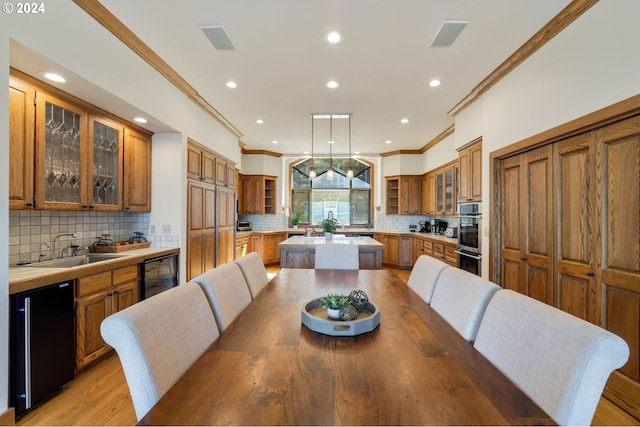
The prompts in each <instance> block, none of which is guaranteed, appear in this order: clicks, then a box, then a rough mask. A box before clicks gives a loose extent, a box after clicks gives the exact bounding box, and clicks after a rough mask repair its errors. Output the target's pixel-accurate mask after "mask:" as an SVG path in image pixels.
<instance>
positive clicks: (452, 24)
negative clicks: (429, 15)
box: [429, 21, 469, 47]
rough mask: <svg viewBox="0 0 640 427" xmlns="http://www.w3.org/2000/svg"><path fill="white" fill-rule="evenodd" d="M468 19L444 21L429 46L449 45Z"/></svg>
mask: <svg viewBox="0 0 640 427" xmlns="http://www.w3.org/2000/svg"><path fill="white" fill-rule="evenodd" d="M468 23H469V21H444V22H443V23H442V25H441V26H440V29H439V30H438V32H437V33H436V35H435V37H434V38H433V40H431V43H430V44H429V46H431V47H444V46H451V45H452V44H453V42H454V41H455V40H456V39H457V38H458V36H459V35H460V33H461V32H462V30H464V27H466V26H467V24H468Z"/></svg>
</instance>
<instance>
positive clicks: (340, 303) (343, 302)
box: [320, 293, 351, 320]
mask: <svg viewBox="0 0 640 427" xmlns="http://www.w3.org/2000/svg"><path fill="white" fill-rule="evenodd" d="M349 304H351V300H350V299H349V297H348V296H347V295H343V294H332V293H330V294H327V295H325V296H323V297H321V298H320V307H322V308H326V309H327V315H328V316H329V317H330V318H331V319H334V320H339V319H340V310H341V309H342V308H343V307H345V306H347V305H349Z"/></svg>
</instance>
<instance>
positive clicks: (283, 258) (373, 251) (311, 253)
mask: <svg viewBox="0 0 640 427" xmlns="http://www.w3.org/2000/svg"><path fill="white" fill-rule="evenodd" d="M318 245H357V246H358V252H359V261H360V269H361V270H378V269H381V268H382V251H383V250H384V244H383V243H380V242H378V241H377V240H375V239H372V238H371V237H364V236H345V235H336V234H334V235H333V239H331V240H327V239H326V238H325V237H324V236H321V237H305V236H292V237H289V238H288V239H287V240H285V241H283V242H280V243H279V244H278V247H279V248H280V267H282V268H314V267H315V258H316V246H318Z"/></svg>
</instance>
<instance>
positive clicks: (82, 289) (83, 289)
mask: <svg viewBox="0 0 640 427" xmlns="http://www.w3.org/2000/svg"><path fill="white" fill-rule="evenodd" d="M110 287H111V271H105V272H103V273H97V274H92V275H91V276H85V277H81V278H79V279H78V286H77V288H76V293H77V295H78V296H79V297H83V296H86V295H91V294H95V293H97V292H101V291H106V290H107V289H109V288H110Z"/></svg>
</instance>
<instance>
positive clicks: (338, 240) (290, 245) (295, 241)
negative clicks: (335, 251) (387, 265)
mask: <svg viewBox="0 0 640 427" xmlns="http://www.w3.org/2000/svg"><path fill="white" fill-rule="evenodd" d="M316 245H357V246H358V247H360V248H361V249H379V250H382V249H384V245H383V244H382V243H380V242H378V241H377V240H374V239H372V238H371V237H362V236H358V237H350V236H344V235H339V234H334V235H333V239H331V240H328V239H326V238H324V237H305V236H292V237H289V238H288V239H287V240H285V241H283V242H280V243H279V244H278V247H279V248H280V249H306V248H309V249H310V248H313V247H315V246H316Z"/></svg>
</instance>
